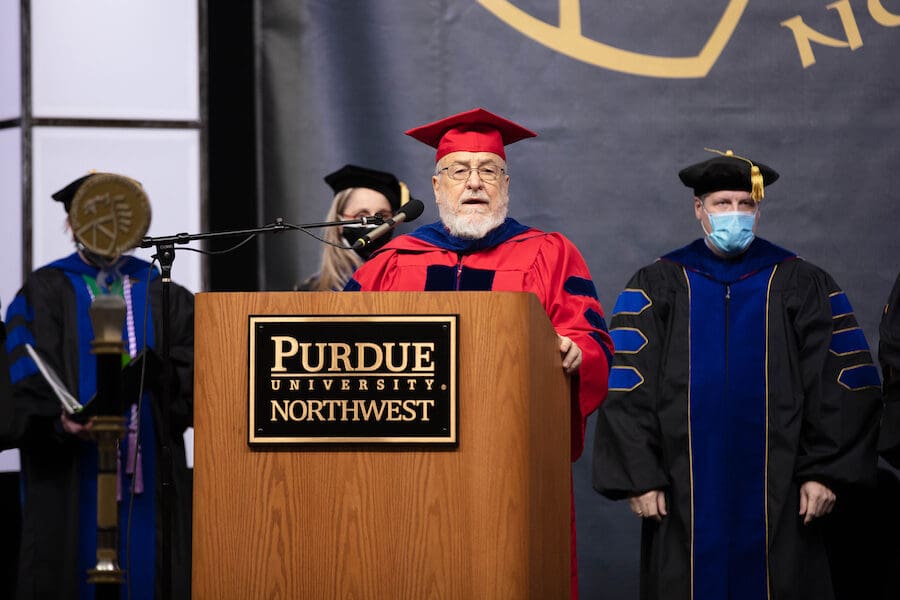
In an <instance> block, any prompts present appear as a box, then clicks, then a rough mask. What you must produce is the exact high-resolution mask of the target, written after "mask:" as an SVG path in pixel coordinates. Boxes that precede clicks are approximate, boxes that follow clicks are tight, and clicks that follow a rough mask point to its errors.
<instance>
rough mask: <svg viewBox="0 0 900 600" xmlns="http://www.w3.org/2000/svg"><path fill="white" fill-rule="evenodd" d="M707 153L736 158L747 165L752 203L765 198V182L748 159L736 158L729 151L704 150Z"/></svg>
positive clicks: (757, 168)
mask: <svg viewBox="0 0 900 600" xmlns="http://www.w3.org/2000/svg"><path fill="white" fill-rule="evenodd" d="M704 150H706V151H707V152H713V153H715V154H720V155H722V156H728V157H731V158H737V159H740V160H742V161H744V162H746V163H747V164H748V165H750V198H752V199H753V201H754V202H759V201H760V200H762V199H763V198H765V196H766V182H765V181H764V180H763V176H762V173H761V172H760V170H759V167H757V166H756V165H754V164H753V161H751V160H750V159H749V158H744V157H743V156H737V155H736V154H735V153H734V152H732V151H731V150H726V151H725V152H722V151H721V150H715V149H713V148H704Z"/></svg>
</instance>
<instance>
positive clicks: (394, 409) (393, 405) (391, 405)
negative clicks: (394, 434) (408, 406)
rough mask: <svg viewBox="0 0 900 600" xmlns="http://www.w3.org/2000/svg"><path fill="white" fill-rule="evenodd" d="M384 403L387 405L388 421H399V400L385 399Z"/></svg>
mask: <svg viewBox="0 0 900 600" xmlns="http://www.w3.org/2000/svg"><path fill="white" fill-rule="evenodd" d="M384 403H385V404H387V405H388V416H387V420H388V421H399V420H400V401H399V400H385V401H384Z"/></svg>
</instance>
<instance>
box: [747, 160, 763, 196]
mask: <svg viewBox="0 0 900 600" xmlns="http://www.w3.org/2000/svg"><path fill="white" fill-rule="evenodd" d="M747 162H750V161H747ZM750 165H751V166H750V197H751V198H753V200H754V201H755V202H759V201H760V200H762V199H763V197H765V195H766V191H765V190H766V186H765V184H764V182H763V176H762V173H760V172H759V167H757V166H756V165H754V164H753V163H750Z"/></svg>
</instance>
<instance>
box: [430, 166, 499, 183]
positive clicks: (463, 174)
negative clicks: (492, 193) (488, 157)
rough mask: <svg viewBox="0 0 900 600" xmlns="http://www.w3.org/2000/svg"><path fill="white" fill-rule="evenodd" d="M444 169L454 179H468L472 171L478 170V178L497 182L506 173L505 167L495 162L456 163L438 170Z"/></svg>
mask: <svg viewBox="0 0 900 600" xmlns="http://www.w3.org/2000/svg"><path fill="white" fill-rule="evenodd" d="M442 171H446V172H447V177H449V178H450V179H452V180H453V181H468V180H469V177H471V175H472V171H478V178H479V179H481V180H482V181H486V182H487V183H496V182H497V180H498V179H500V175H502V174H503V173H506V171H505V170H504V169H503V168H501V167H499V166H497V165H493V164H487V165H482V166H480V167H467V166H466V165H461V164H458V163H454V164H452V165H450V166H449V167H444V168H443V169H441V170H440V171H438V172H439V173H440V172H442Z"/></svg>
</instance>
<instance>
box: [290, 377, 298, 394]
mask: <svg viewBox="0 0 900 600" xmlns="http://www.w3.org/2000/svg"><path fill="white" fill-rule="evenodd" d="M299 389H300V380H299V379H291V391H292V392H296V391H297V390H299Z"/></svg>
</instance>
